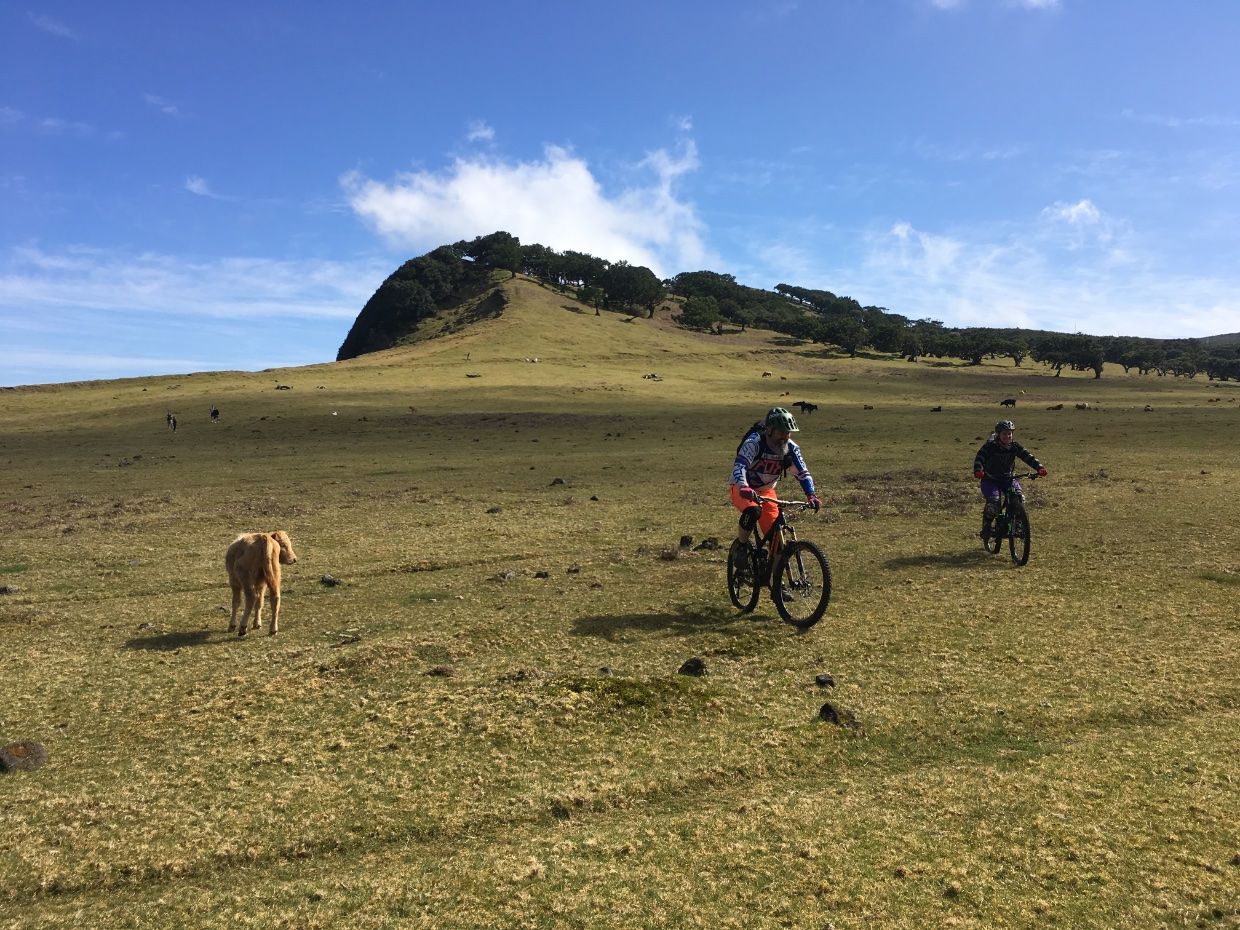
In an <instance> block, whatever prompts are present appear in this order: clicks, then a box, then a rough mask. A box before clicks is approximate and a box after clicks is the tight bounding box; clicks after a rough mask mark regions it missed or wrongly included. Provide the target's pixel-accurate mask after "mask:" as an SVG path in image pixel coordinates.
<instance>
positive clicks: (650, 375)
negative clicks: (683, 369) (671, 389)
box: [642, 371, 663, 381]
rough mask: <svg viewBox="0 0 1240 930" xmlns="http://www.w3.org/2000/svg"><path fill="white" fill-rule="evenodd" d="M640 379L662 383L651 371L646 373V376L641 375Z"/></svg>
mask: <svg viewBox="0 0 1240 930" xmlns="http://www.w3.org/2000/svg"><path fill="white" fill-rule="evenodd" d="M642 377H643V378H645V379H646V380H647V381H662V380H663V379H662V378H660V377H659V376H658V375H657V374H656V373H655V372H653V371H648V372H646V374H644V375H642Z"/></svg>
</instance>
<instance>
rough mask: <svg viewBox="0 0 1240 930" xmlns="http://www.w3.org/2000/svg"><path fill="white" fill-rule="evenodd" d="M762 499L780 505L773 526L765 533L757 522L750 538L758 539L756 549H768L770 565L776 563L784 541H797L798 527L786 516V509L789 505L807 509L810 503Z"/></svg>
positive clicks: (771, 498) (769, 498)
mask: <svg viewBox="0 0 1240 930" xmlns="http://www.w3.org/2000/svg"><path fill="white" fill-rule="evenodd" d="M762 501H765V502H767V503H771V504H777V505H778V506H779V515H778V516H776V517H775V522H774V523H772V524H771V528H770V529H769V530H767V531H766V533H765V534H763V533H761V532H759V530H758V524H757V523H756V522H755V523H754V527H753V529H752V530H751V531H750V538H752V539H757V540H758V542H757V544H756V545H755V546H754V550H755V551H757V550H766V552H767V566H768V567H769V566H771V565H774V564H775V559H776V557H777V556H778V555H779V550H780V549H781V548H783V545H784V543H785V542H795V541H796V538H797V531H796V528H795V527H793V525H792V524H791V523H789V522H788V520H787V518H785V517H784V509H785V508H787V507H797V508H800V509H801V510H805V509H807V508H808V507H809V506H810V505H809V504H808V503H806V502H804V501H781V500H779V499H778V498H773V497H766V498H760V499H759V503H761V502H762Z"/></svg>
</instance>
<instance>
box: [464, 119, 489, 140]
mask: <svg viewBox="0 0 1240 930" xmlns="http://www.w3.org/2000/svg"><path fill="white" fill-rule="evenodd" d="M465 138H466V139H468V140H469V141H470V142H491V141H493V140H494V139H495V130H494V129H492V128H491V127H490V126H489V125H487V123H486V122H485V121H484V120H480V119H478V120H474V121H473V122H471V123H470V124H469V131H468V132H467V133H466V135H465Z"/></svg>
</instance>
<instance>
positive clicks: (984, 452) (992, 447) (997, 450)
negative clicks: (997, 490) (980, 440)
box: [973, 436, 1042, 480]
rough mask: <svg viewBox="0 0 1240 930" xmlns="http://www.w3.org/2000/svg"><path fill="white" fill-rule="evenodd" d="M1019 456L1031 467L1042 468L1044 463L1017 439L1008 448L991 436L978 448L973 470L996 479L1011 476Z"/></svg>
mask: <svg viewBox="0 0 1240 930" xmlns="http://www.w3.org/2000/svg"><path fill="white" fill-rule="evenodd" d="M1017 458H1019V459H1020V460H1021V461H1022V462H1024V463H1025V464H1026V465H1028V466H1029V467H1030V468H1041V467H1042V463H1041V462H1039V461H1038V460H1037V459H1036V458H1034V455H1033V453H1032V452H1030V451H1029V450H1028V449H1026V448H1025V447H1024V446H1022V445H1021V444H1020V443H1019V442H1017V441H1016V440H1015V439H1013V440H1012V444H1011V445H1010V446H1008V447H1007V448H1006V449H1005V448H1003V446H1002V445H1000V444H999V440H998V439H996V438H995V437H994V436H991V437H990V438H989V439H987V440H986V442H985V444H984V445H983V446H982V447H981V448H980V449H978V450H977V456H976V458H974V459H973V470H974V471H979V470H980V471H984V472H986V477H987V478H994V479H996V480H998V479H1001V478H1011V477H1012V475H1013V474H1014V473H1015V469H1014V468H1013V467H1012V466H1013V465H1014V464H1015V463H1016V459H1017Z"/></svg>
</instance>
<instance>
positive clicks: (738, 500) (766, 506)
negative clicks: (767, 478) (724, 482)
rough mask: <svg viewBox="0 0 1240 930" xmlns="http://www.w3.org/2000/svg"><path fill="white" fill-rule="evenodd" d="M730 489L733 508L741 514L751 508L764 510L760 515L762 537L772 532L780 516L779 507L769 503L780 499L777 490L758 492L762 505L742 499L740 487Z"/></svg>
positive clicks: (730, 486)
mask: <svg viewBox="0 0 1240 930" xmlns="http://www.w3.org/2000/svg"><path fill="white" fill-rule="evenodd" d="M729 489H730V490H731V492H732V506H733V507H735V508H736V509H737V510H739V511H741V513H744V512H745V511H746V510H748V509H749V508H750V507H761V508H762V510H761V511H760V512H759V513H758V529H759V530H761V531H762V535H763V536H765V535H766V533H767V531H768V530H770V528H771V524H772V523H774V522H775V518H776V517H778V516H779V505H778V504H772V503H768V501H773V500H774V499H775V498H777V497H779V495H778V494H776V493H775V489H774V488H763V489H762V490H760V491H758V499H759V501H760V503H757V504H755V503H754V502H753V501H747V500H745V498H743V497H741V489H740V486H739V485H735V484H733V485H729ZM755 490H756V489H755ZM764 499H765V500H764Z"/></svg>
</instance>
